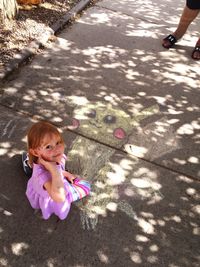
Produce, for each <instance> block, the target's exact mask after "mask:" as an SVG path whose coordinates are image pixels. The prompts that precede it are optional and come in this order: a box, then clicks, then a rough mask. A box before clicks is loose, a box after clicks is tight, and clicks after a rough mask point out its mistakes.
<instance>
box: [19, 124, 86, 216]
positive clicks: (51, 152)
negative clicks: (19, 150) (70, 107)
mask: <svg viewBox="0 0 200 267" xmlns="http://www.w3.org/2000/svg"><path fill="white" fill-rule="evenodd" d="M28 155H29V159H28V162H27V161H26V160H25V161H24V162H23V165H24V166H23V167H24V170H25V172H27V168H28V165H27V163H28V164H29V166H31V167H32V176H31V178H30V179H29V181H28V184H27V190H26V195H27V197H28V200H29V202H30V204H31V206H32V207H33V208H34V209H41V211H42V215H43V218H44V219H48V218H49V217H50V216H51V215H52V214H56V215H57V216H58V217H59V218H60V219H61V220H63V219H65V218H66V217H67V215H68V213H69V210H70V206H71V202H73V201H76V200H79V199H81V198H83V197H85V196H87V195H88V194H89V192H90V184H89V183H88V182H87V181H85V180H81V179H79V178H78V177H76V176H74V175H72V174H71V173H69V172H68V171H66V170H65V161H66V156H65V154H64V141H63V138H62V136H61V134H60V132H59V131H58V129H57V128H56V127H55V126H54V125H52V124H50V123H49V122H45V121H41V122H37V123H35V124H33V126H32V127H31V128H30V130H29V131H28Z"/></svg>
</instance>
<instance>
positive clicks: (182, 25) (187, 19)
mask: <svg viewBox="0 0 200 267" xmlns="http://www.w3.org/2000/svg"><path fill="white" fill-rule="evenodd" d="M199 12H200V10H199V9H189V8H188V7H187V6H185V8H184V10H183V13H182V15H181V18H180V21H179V24H178V27H177V29H176V31H175V32H174V33H173V35H174V36H175V37H176V39H177V40H178V39H180V38H181V37H182V36H183V35H184V34H185V33H186V31H187V28H188V26H189V25H190V24H191V22H192V21H193V20H194V19H195V18H196V17H197V15H198V14H199Z"/></svg>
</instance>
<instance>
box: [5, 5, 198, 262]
mask: <svg viewBox="0 0 200 267" xmlns="http://www.w3.org/2000/svg"><path fill="white" fill-rule="evenodd" d="M127 3H128V2H127ZM169 3H171V1H168V2H167V3H166V4H169ZM145 5H146V4H145ZM172 6H173V5H172ZM141 7H142V6H141ZM149 7H150V6H149ZM179 7H180V4H179ZM159 8H160V14H161V12H165V13H166V12H167V11H163V10H164V8H163V3H162V4H159V5H158V4H157V9H158V10H159ZM169 8H170V9H171V7H169ZM134 12H135V13H137V9H135V11H134ZM140 15H141V13H140ZM150 15H151V14H150V12H149V13H148V14H147V17H148V16H150ZM158 15H159V12H157V15H155V17H154V22H153V23H151V22H149V19H150V17H148V20H146V21H145V20H144V19H141V17H140V16H139V12H138V16H136V17H130V16H127V15H124V14H123V12H122V13H121V14H119V13H116V12H112V11H109V12H108V10H107V9H103V10H102V9H101V8H95V9H93V8H92V9H90V10H88V13H87V17H82V19H80V20H79V22H78V23H75V24H74V25H73V28H72V30H71V29H66V31H65V32H63V33H62V34H61V35H60V36H59V37H58V39H57V41H56V43H55V44H54V45H51V46H49V49H46V50H45V51H43V53H41V54H40V55H39V56H36V58H35V60H34V61H33V62H32V63H31V64H29V65H26V66H25V67H24V68H22V69H21V70H19V72H16V73H14V74H13V75H12V76H10V80H9V81H6V82H5V83H4V84H3V85H2V90H1V100H0V101H1V107H2V115H1V117H0V119H1V121H0V122H1V150H0V151H1V166H2V167H1V179H0V183H1V184H0V187H1V192H0V196H1V204H0V208H1V214H2V215H1V217H2V220H1V223H0V229H1V235H2V239H1V240H4V244H3V245H2V246H0V248H1V249H2V251H1V255H2V257H1V261H2V265H3V264H4V265H8V266H12V265H15V266H16V262H17V265H18V266H23V265H24V266H27V264H28V266H29V265H30V266H31V265H36V266H54V265H55V266H64V264H65V263H66V262H69V263H70V266H78V265H80V266H114V265H115V266H142V267H143V266H144V267H145V266H148V267H149V266H153V267H156V266H159V267H160V266H168V267H172V266H180V267H186V266H187V267H188V266H192V267H197V266H198V264H199V258H198V257H199V255H198V254H199V253H198V240H199V222H198V218H199V206H198V205H199V204H198V203H199V195H198V191H199V182H198V181H195V180H198V179H199V175H200V174H199V170H198V165H199V146H198V144H199V98H198V94H199V92H198V91H199V85H200V84H199V81H200V79H199V78H200V77H199V71H198V70H199V65H198V62H194V61H192V60H191V59H190V52H191V49H192V45H193V40H192V39H191V40H190V39H189V38H188V36H189V35H186V37H185V39H183V40H182V41H181V42H180V43H179V46H176V47H175V48H174V49H172V50H169V51H166V50H164V49H163V48H162V47H161V44H160V41H159V40H160V39H161V36H162V35H163V32H164V31H163V29H164V27H163V26H162V27H160V25H159V24H158V22H157V23H155V22H156V19H157V21H159V16H158ZM134 16H135V15H134ZM152 19H153V18H152ZM97 22H98V23H97ZM167 23H168V22H167ZM167 23H166V24H167ZM166 24H165V26H166ZM194 26H195V27H196V24H194ZM165 31H166V32H167V30H166V29H165ZM197 33H198V32H197V31H193V37H195V35H196V36H197ZM9 109H10V113H9V112H5V110H6V111H7V110H9ZM91 111H92V112H91ZM149 111H150V112H149ZM16 112H20V113H23V116H21V117H18V116H19V115H17V113H16ZM13 113H14V114H16V118H15V117H14V118H13ZM9 114H10V115H9ZM94 115H95V116H94ZM30 117H34V118H37V119H38V118H46V119H49V120H51V121H52V122H54V123H55V124H57V125H58V126H60V127H62V129H63V132H64V134H65V140H66V142H67V145H68V146H67V150H68V152H69V153H68V154H69V162H68V168H69V170H71V171H73V172H78V173H79V174H80V175H84V176H85V177H86V178H88V179H90V180H91V182H92V187H93V194H92V195H91V198H90V199H89V200H88V204H87V205H86V206H83V205H81V204H80V205H79V204H77V205H73V207H72V211H71V213H70V215H69V217H68V218H67V219H66V220H65V221H63V222H60V221H59V222H58V221H57V219H56V218H55V217H52V218H51V219H50V220H48V221H42V220H41V218H40V215H39V214H38V213H37V214H33V211H32V209H31V208H30V206H29V203H28V202H27V200H26V197H25V195H24V192H25V188H26V180H25V179H26V178H25V176H24V174H23V171H22V169H21V172H20V170H19V168H21V162H20V161H21V159H20V156H16V157H15V156H14V155H16V154H18V155H19V154H20V153H21V151H22V150H24V149H26V145H25V139H24V136H25V132H26V128H27V126H28V125H29V124H30V120H29V119H28V118H30ZM5 118H7V119H6V121H5ZM67 126H68V127H69V126H70V131H67V132H66V129H67ZM116 126H117V127H116ZM116 129H117V131H115V130H116ZM140 159H142V160H140ZM170 170H172V172H171V171H170ZM4 173H5V174H6V179H3V176H4ZM184 174H185V175H184ZM187 176H189V177H190V178H188V177H187ZM19 177H21V178H19ZM88 211H90V212H88ZM10 233H13V234H10ZM55 244H56V245H55ZM26 263H27V264H26Z"/></svg>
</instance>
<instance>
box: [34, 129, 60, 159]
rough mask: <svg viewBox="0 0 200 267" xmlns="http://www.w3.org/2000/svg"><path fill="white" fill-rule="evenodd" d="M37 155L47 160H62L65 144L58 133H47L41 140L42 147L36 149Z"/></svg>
mask: <svg viewBox="0 0 200 267" xmlns="http://www.w3.org/2000/svg"><path fill="white" fill-rule="evenodd" d="M35 152H36V154H37V157H41V158H43V159H44V160H46V161H51V162H58V163H60V162H61V159H62V155H63V153H64V144H63V142H62V140H61V138H60V136H58V135H54V134H46V135H45V136H44V138H43V140H42V142H41V145H40V147H38V148H36V150H35Z"/></svg>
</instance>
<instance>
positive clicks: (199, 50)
mask: <svg viewBox="0 0 200 267" xmlns="http://www.w3.org/2000/svg"><path fill="white" fill-rule="evenodd" d="M192 58H193V59H195V60H200V38H199V40H198V41H197V43H196V45H195V48H194V50H193V52H192Z"/></svg>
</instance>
